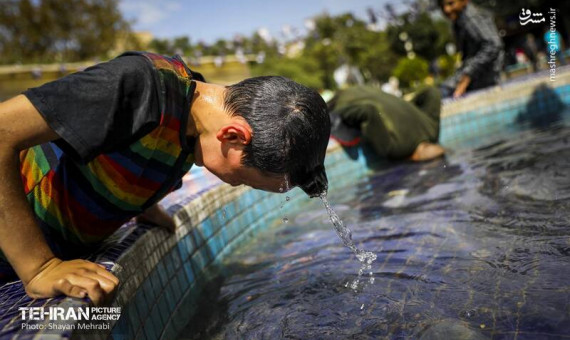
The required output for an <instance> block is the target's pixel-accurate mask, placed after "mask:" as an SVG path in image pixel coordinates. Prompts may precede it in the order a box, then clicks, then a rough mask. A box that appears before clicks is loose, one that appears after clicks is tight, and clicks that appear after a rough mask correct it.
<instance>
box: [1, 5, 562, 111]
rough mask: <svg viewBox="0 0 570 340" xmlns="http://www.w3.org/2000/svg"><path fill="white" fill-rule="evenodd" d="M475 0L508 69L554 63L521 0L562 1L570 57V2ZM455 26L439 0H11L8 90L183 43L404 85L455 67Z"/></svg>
mask: <svg viewBox="0 0 570 340" xmlns="http://www.w3.org/2000/svg"><path fill="white" fill-rule="evenodd" d="M471 2H472V3H474V4H476V5H478V6H480V7H483V8H485V9H487V10H489V11H491V12H492V13H493V15H494V17H495V22H496V25H497V28H498V30H499V34H500V36H501V38H502V39H503V43H504V49H505V63H504V68H503V78H504V79H510V78H516V77H519V76H521V75H525V74H528V73H532V72H536V71H540V70H545V69H547V67H548V65H547V57H546V42H545V41H544V38H543V37H544V32H545V29H546V27H547V26H546V25H547V23H548V22H546V23H544V24H530V25H521V24H520V19H519V15H520V13H521V10H522V9H523V8H525V9H530V10H533V11H539V12H543V13H546V12H547V11H548V10H549V8H550V7H555V8H557V9H558V10H559V12H558V17H557V22H556V29H557V30H558V31H559V32H560V34H561V36H562V40H563V43H562V44H563V48H562V50H563V56H564V57H568V55H569V52H568V50H567V49H566V44H565V42H567V41H568V38H569V36H570V35H569V33H570V32H569V28H570V22H569V18H568V15H566V13H570V12H569V9H570V8H569V7H570V3H569V2H567V1H558V2H554V3H553V2H552V1H547V0H522V1H499V0H471ZM451 32H452V31H451V24H450V23H449V21H448V20H446V19H445V18H444V17H443V15H442V13H441V10H440V8H439V7H438V5H437V1H435V0H431V1H430V0H408V1H388V0H376V1H372V0H350V1H337V0H309V1H307V0H288V1H280V2H274V1H261V0H259V1H258V0H242V1H223V0H211V1H207V2H198V1H164V0H1V1H0V100H5V99H7V98H9V97H11V96H13V95H16V94H18V93H19V92H21V91H23V90H25V89H26V88H28V87H33V86H37V85H40V84H42V83H44V82H47V81H50V80H53V79H56V78H58V77H61V76H63V75H65V74H68V73H70V72H75V71H78V70H82V69H84V68H85V67H88V66H89V65H92V64H94V63H97V62H101V61H105V60H108V59H110V58H113V57H115V56H117V55H119V54H120V53H122V52H123V51H126V50H148V51H154V52H157V53H161V54H166V55H173V54H179V55H181V56H182V57H183V58H184V59H185V60H186V61H187V63H188V65H189V66H190V67H191V68H192V69H193V70H196V71H198V72H201V73H203V74H204V76H205V77H206V80H208V81H209V82H215V83H221V84H230V83H234V82H237V81H239V80H241V79H243V78H246V77H250V76H258V75H283V76H286V77H289V78H291V79H293V80H296V81H298V82H300V83H303V84H305V85H307V86H310V87H312V88H315V89H317V90H319V91H320V92H321V93H322V94H323V95H324V96H325V97H326V96H327V95H328V94H329V93H332V91H334V90H336V89H338V88H339V87H343V86H346V85H347V84H359V83H368V84H375V85H377V86H381V87H382V88H383V89H384V90H385V91H387V92H392V93H395V94H402V93H406V92H408V91H411V90H413V89H414V88H415V87H416V86H418V85H420V84H423V83H428V84H433V83H436V84H437V83H439V82H441V81H442V80H443V79H445V78H446V77H448V76H449V75H451V74H452V73H453V71H454V69H455V68H456V67H457V66H458V62H459V60H460V57H459V56H458V55H457V53H456V48H455V45H454V44H453V41H454V40H453V36H452V33H451Z"/></svg>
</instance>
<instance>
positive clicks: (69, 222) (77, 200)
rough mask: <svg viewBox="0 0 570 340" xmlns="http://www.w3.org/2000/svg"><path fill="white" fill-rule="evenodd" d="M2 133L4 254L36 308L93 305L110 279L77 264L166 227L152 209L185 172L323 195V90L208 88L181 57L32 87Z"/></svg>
mask: <svg viewBox="0 0 570 340" xmlns="http://www.w3.org/2000/svg"><path fill="white" fill-rule="evenodd" d="M0 130H1V134H2V136H4V138H3V139H4V140H3V143H2V144H1V146H0V178H2V181H1V182H0V249H1V250H2V253H3V257H5V258H6V260H7V261H8V262H9V264H10V265H11V267H12V268H13V269H14V271H15V274H17V276H18V277H19V278H20V279H21V280H22V282H23V284H24V286H25V288H26V292H27V294H28V295H30V296H31V297H33V298H40V297H51V296H55V295H59V294H65V295H68V296H73V297H84V296H85V295H89V297H90V298H91V299H92V301H93V302H94V303H95V304H101V303H102V301H103V300H105V299H106V298H107V297H108V296H109V295H110V294H111V293H112V292H113V291H114V289H115V288H116V286H117V284H118V280H117V278H116V277H115V276H113V275H112V274H111V273H109V272H107V271H106V270H105V269H104V268H102V267H101V266H99V265H97V264H95V263H92V262H89V261H85V260H78V259H77V258H78V257H80V256H82V255H84V254H85V253H86V252H88V251H89V250H91V249H92V248H93V247H96V246H97V244H98V243H99V242H100V241H101V240H103V239H105V238H106V237H107V236H109V235H110V234H112V233H113V232H114V231H115V230H116V229H117V228H119V227H120V226H121V225H122V224H123V223H125V222H126V221H128V220H129V219H130V218H132V217H134V216H141V217H142V218H144V219H145V220H147V221H150V222H154V223H156V224H159V225H162V226H165V227H170V228H172V220H171V218H170V217H169V216H168V215H167V214H166V213H165V212H164V211H163V210H162V209H161V208H160V207H159V206H158V205H157V202H158V201H159V200H160V199H161V198H162V197H164V196H165V195H166V194H167V193H169V192H170V191H172V190H174V189H176V188H177V187H178V186H179V185H180V183H181V178H182V176H183V175H184V174H185V173H186V172H187V171H188V170H189V168H190V167H191V165H192V164H196V165H199V166H205V167H206V168H207V169H208V170H209V171H211V172H212V173H214V174H215V175H216V176H218V177H219V178H220V179H221V180H223V181H224V182H227V183H230V184H232V185H240V184H245V185H249V186H252V187H254V188H257V189H261V190H267V191H273V192H278V191H279V189H280V188H285V187H286V185H285V181H288V182H289V183H288V185H289V186H290V187H293V186H300V187H301V188H302V189H303V190H304V191H305V192H306V193H307V194H309V195H310V196H311V197H314V196H318V195H319V194H320V193H321V192H323V191H325V190H326V187H327V180H326V174H325V170H324V165H323V163H324V157H325V152H326V147H327V143H328V137H329V134H330V125H329V118H328V115H327V111H326V104H325V103H324V102H323V100H322V99H321V97H320V96H319V95H318V93H316V92H315V91H313V90H310V89H308V88H306V87H304V86H302V85H300V84H297V83H295V82H292V81H290V80H288V79H286V78H282V77H258V78H251V79H246V80H244V81H242V82H240V83H238V84H235V85H232V86H229V87H224V86H220V85H215V84H208V83H206V82H204V79H203V78H202V76H201V75H200V74H198V73H194V72H192V71H191V70H190V69H189V68H188V67H187V66H186V65H185V64H184V62H183V61H182V60H181V59H179V58H177V57H175V58H168V57H164V56H160V55H156V54H152V53H145V52H130V53H126V54H123V55H121V56H119V57H118V58H115V59H113V60H111V61H109V62H106V63H102V64H99V65H96V66H94V67H91V68H89V69H86V70H85V71H83V72H78V73H75V74H72V75H69V76H67V77H64V78H62V79H60V80H56V81H54V82H51V83H48V84H46V85H43V86H41V87H38V88H34V89H30V90H28V91H26V92H24V94H23V95H20V96H17V97H14V98H12V99H10V100H8V101H6V102H3V103H0ZM30 208H31V209H30ZM38 225H39V227H38ZM30 249H33V251H29V250H30ZM0 255H1V254H0ZM6 264H7V263H6V261H4V268H6Z"/></svg>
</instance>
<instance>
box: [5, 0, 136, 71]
mask: <svg viewBox="0 0 570 340" xmlns="http://www.w3.org/2000/svg"><path fill="white" fill-rule="evenodd" d="M125 32H130V26H129V24H128V22H126V21H125V20H124V19H123V18H122V15H121V13H120V11H119V9H118V0H36V1H31V0H4V1H2V4H1V5H0V57H1V60H2V62H3V63H14V62H49V61H51V62H53V61H76V60H84V59H87V58H93V57H100V56H106V54H107V52H108V51H110V50H111V49H112V48H113V47H114V46H115V44H116V41H117V39H118V38H119V36H120V35H121V34H123V35H124V33H125Z"/></svg>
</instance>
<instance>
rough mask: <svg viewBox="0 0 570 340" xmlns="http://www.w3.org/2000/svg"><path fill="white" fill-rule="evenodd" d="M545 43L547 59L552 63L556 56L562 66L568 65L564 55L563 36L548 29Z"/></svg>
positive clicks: (545, 33)
mask: <svg viewBox="0 0 570 340" xmlns="http://www.w3.org/2000/svg"><path fill="white" fill-rule="evenodd" d="M544 43H545V44H546V55H547V58H546V59H547V60H548V61H552V60H553V59H554V58H553V56H555V57H556V59H558V61H559V62H560V65H566V60H564V55H563V54H562V51H563V50H564V48H563V47H562V36H561V35H560V33H559V32H558V31H557V30H556V29H554V28H548V27H547V28H546V30H545V32H544Z"/></svg>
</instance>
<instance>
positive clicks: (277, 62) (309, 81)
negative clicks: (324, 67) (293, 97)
mask: <svg viewBox="0 0 570 340" xmlns="http://www.w3.org/2000/svg"><path fill="white" fill-rule="evenodd" d="M251 73H252V76H283V77H287V78H289V79H292V80H294V81H296V82H298V83H300V84H303V85H305V86H308V87H311V88H314V89H321V88H323V82H322V74H321V73H320V71H319V65H318V63H317V62H316V60H314V59H307V58H303V57H297V58H285V57H281V58H279V57H273V58H271V59H268V60H266V61H265V62H264V63H263V64H257V63H252V65H251Z"/></svg>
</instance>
